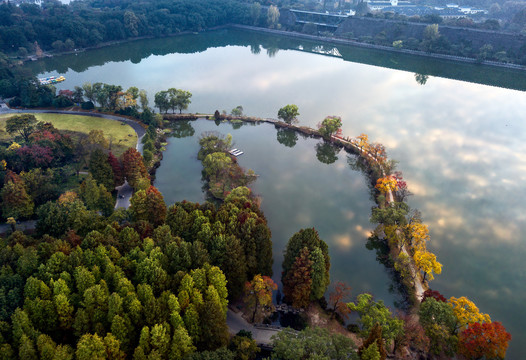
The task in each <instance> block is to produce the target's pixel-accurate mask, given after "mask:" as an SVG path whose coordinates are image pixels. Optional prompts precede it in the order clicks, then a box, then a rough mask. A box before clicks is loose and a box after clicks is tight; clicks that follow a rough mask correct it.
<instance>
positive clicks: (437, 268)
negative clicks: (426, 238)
mask: <svg viewBox="0 0 526 360" xmlns="http://www.w3.org/2000/svg"><path fill="white" fill-rule="evenodd" d="M413 260H414V262H415V265H416V267H417V268H418V269H419V270H421V271H422V272H423V273H424V281H425V280H426V278H427V279H428V280H433V279H434V276H433V273H435V274H440V273H442V264H441V263H439V262H438V261H437V259H436V256H435V254H433V253H430V252H428V251H426V250H424V251H421V250H419V249H417V250H416V251H415V254H414V255H413Z"/></svg>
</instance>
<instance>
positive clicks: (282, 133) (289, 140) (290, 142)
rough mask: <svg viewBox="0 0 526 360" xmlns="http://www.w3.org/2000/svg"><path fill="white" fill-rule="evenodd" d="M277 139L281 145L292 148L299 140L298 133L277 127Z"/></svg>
mask: <svg viewBox="0 0 526 360" xmlns="http://www.w3.org/2000/svg"><path fill="white" fill-rule="evenodd" d="M276 139H277V140H278V142H279V143H280V144H281V145H285V146H286V147H290V148H292V147H294V146H295V145H296V142H297V141H298V133H297V132H296V131H294V130H291V129H284V128H281V127H276Z"/></svg>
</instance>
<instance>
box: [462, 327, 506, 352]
mask: <svg viewBox="0 0 526 360" xmlns="http://www.w3.org/2000/svg"><path fill="white" fill-rule="evenodd" d="M459 340H460V341H459V353H460V354H462V355H463V356H465V357H466V358H468V359H481V358H485V359H504V358H505V356H506V350H507V349H508V342H509V341H510V340H511V335H510V333H508V332H507V331H506V329H505V328H504V326H502V324H501V323H500V322H498V321H496V322H492V323H483V324H481V323H473V324H469V326H468V328H467V329H465V330H464V331H462V333H461V334H460V339H459Z"/></svg>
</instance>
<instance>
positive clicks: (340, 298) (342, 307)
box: [329, 281, 351, 320]
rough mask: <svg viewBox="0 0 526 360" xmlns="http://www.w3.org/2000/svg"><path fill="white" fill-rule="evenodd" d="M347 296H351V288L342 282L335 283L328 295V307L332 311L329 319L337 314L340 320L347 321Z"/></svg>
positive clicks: (348, 311) (348, 310)
mask: <svg viewBox="0 0 526 360" xmlns="http://www.w3.org/2000/svg"><path fill="white" fill-rule="evenodd" d="M349 296H351V287H350V286H349V285H348V284H346V283H344V282H342V281H338V282H336V285H335V286H334V290H333V291H331V293H330V295H329V305H330V306H331V307H332V310H333V313H332V315H331V318H334V314H338V315H340V316H341V317H342V319H344V320H347V318H348V317H349V313H350V312H351V310H350V309H349V307H348V306H347V303H346V299H347V298H348V297H349Z"/></svg>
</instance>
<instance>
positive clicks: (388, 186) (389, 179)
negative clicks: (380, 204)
mask: <svg viewBox="0 0 526 360" xmlns="http://www.w3.org/2000/svg"><path fill="white" fill-rule="evenodd" d="M375 188H376V189H378V190H379V191H380V192H381V193H382V194H386V193H388V192H389V191H396V190H397V189H398V185H397V181H396V179H395V178H394V176H386V177H383V178H380V179H378V180H376V186H375Z"/></svg>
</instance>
